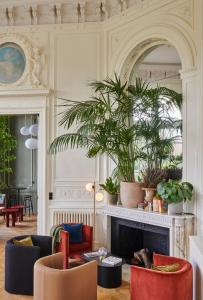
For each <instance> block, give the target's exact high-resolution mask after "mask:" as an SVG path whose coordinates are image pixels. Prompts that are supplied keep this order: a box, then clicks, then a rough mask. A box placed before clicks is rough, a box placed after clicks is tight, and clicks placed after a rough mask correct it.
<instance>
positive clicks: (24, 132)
mask: <svg viewBox="0 0 203 300" xmlns="http://www.w3.org/2000/svg"><path fill="white" fill-rule="evenodd" d="M20 133H21V134H22V135H29V134H30V133H29V126H23V127H21V129H20Z"/></svg>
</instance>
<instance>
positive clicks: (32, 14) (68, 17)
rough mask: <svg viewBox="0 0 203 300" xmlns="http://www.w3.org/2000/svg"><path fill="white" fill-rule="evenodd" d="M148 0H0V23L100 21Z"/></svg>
mask: <svg viewBox="0 0 203 300" xmlns="http://www.w3.org/2000/svg"><path fill="white" fill-rule="evenodd" d="M149 2H150V0H130V1H129V0H102V1H101V0H7V1H6V0H1V1H0V26H18V25H41V24H64V23H83V22H101V21H104V20H107V19H109V18H111V17H112V16H115V15H118V14H120V13H124V12H125V11H127V10H128V9H129V8H130V7H133V6H138V7H139V6H143V4H147V3H149Z"/></svg>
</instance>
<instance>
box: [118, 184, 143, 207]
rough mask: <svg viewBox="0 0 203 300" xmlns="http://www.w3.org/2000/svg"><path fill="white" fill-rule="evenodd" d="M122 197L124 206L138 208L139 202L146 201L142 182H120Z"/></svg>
mask: <svg viewBox="0 0 203 300" xmlns="http://www.w3.org/2000/svg"><path fill="white" fill-rule="evenodd" d="M120 197H121V203H122V205H123V207H126V208H136V207H138V204H139V203H141V202H144V191H143V190H142V184H140V183H138V182H124V181H122V182H121V183H120Z"/></svg>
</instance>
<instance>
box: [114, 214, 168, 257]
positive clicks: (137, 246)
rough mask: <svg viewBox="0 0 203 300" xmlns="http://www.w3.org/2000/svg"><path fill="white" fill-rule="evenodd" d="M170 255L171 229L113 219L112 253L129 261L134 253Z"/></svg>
mask: <svg viewBox="0 0 203 300" xmlns="http://www.w3.org/2000/svg"><path fill="white" fill-rule="evenodd" d="M143 248H148V249H149V251H150V252H151V253H153V252H155V253H159V254H164V255H169V228H165V227H160V226H155V225H150V224H146V223H140V222H135V221H129V220H125V219H120V218H116V217H111V253H112V254H114V255H117V256H119V257H122V258H124V259H126V260H127V261H129V259H131V258H133V256H134V252H137V251H139V250H141V249H143Z"/></svg>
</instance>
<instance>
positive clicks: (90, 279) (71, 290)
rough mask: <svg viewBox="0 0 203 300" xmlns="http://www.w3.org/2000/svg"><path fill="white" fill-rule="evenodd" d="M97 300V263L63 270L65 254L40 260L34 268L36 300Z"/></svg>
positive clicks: (57, 254)
mask: <svg viewBox="0 0 203 300" xmlns="http://www.w3.org/2000/svg"><path fill="white" fill-rule="evenodd" d="M67 299H68V300H96V299H97V263H96V261H92V262H89V263H86V264H83V265H80V266H77V267H74V268H70V269H63V254H62V253H56V254H53V255H50V256H46V257H44V258H42V259H39V260H38V261H37V262H36V263H35V266H34V300H67Z"/></svg>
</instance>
